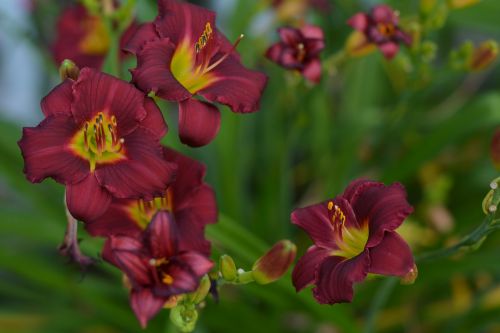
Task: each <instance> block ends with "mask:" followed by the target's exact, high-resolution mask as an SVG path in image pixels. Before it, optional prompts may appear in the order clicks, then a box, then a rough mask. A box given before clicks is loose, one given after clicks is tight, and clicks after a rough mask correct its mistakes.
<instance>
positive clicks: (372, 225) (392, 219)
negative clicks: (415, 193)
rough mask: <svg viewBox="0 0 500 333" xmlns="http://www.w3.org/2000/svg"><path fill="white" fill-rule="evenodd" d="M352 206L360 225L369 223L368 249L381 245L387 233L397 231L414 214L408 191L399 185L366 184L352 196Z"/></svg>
mask: <svg viewBox="0 0 500 333" xmlns="http://www.w3.org/2000/svg"><path fill="white" fill-rule="evenodd" d="M351 206H352V208H353V210H354V213H355V214H356V217H357V219H358V221H359V222H360V223H362V222H364V221H368V228H369V231H370V235H369V237H368V242H367V244H366V246H367V247H373V246H375V245H377V244H379V243H380V241H381V240H382V238H383V237H384V232H385V231H393V230H395V229H396V228H397V227H399V226H400V225H401V223H403V221H404V219H405V218H406V217H407V216H408V215H410V214H411V213H412V212H413V208H412V207H411V206H410V204H409V203H408V201H407V200H406V191H405V189H404V187H403V185H401V184H399V183H394V184H392V185H389V186H385V185H384V184H382V183H376V182H366V183H364V184H362V185H360V186H358V188H357V190H356V191H355V193H354V194H353V195H352V198H351Z"/></svg>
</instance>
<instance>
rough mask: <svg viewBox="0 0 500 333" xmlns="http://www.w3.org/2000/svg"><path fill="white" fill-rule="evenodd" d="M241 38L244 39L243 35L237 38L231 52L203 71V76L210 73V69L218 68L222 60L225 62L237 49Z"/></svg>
mask: <svg viewBox="0 0 500 333" xmlns="http://www.w3.org/2000/svg"><path fill="white" fill-rule="evenodd" d="M243 37H245V35H243V34H241V35H240V36H239V37H238V39H236V41H235V42H234V44H233V47H232V48H231V50H229V52H227V53H226V54H224V55H223V56H222V57H221V58H220V59H219V60H217V61H216V62H214V63H213V64H212V65H210V66H209V67H207V68H206V69H205V70H204V71H203V74H205V73H207V72H210V71H211V70H212V69H214V68H215V67H217V66H219V65H220V64H221V63H222V62H223V61H224V60H226V59H227V57H229V56H230V55H231V53H233V51H234V50H236V48H237V47H238V44H239V43H240V41H241V40H242V39H243Z"/></svg>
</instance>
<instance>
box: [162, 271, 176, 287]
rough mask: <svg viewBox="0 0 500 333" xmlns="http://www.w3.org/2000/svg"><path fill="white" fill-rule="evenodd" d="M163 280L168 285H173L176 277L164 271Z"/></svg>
mask: <svg viewBox="0 0 500 333" xmlns="http://www.w3.org/2000/svg"><path fill="white" fill-rule="evenodd" d="M161 281H162V282H163V283H164V284H166V285H171V284H172V283H174V278H173V277H172V275H170V274H167V273H162V279H161Z"/></svg>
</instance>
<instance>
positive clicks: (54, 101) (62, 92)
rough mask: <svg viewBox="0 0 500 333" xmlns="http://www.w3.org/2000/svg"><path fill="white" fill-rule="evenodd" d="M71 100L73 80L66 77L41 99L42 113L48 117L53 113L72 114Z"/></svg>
mask: <svg viewBox="0 0 500 333" xmlns="http://www.w3.org/2000/svg"><path fill="white" fill-rule="evenodd" d="M72 101H73V80H70V79H66V80H64V82H63V83H61V84H59V85H57V86H56V87H55V88H54V89H52V90H51V92H49V93H48V95H47V96H45V97H44V98H43V99H42V102H41V103H40V106H41V108H42V112H43V114H44V115H45V116H46V117H48V116H51V115H55V114H64V115H67V116H72V114H71V102H72Z"/></svg>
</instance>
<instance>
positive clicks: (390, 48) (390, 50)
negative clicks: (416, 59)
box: [378, 42, 399, 60]
mask: <svg viewBox="0 0 500 333" xmlns="http://www.w3.org/2000/svg"><path fill="white" fill-rule="evenodd" d="M378 47H379V49H380V51H381V52H382V53H383V54H384V57H385V58H386V59H388V60H391V59H392V58H394V56H395V55H396V54H397V53H398V51H399V45H398V43H395V42H386V43H383V44H380V45H379V46H378Z"/></svg>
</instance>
